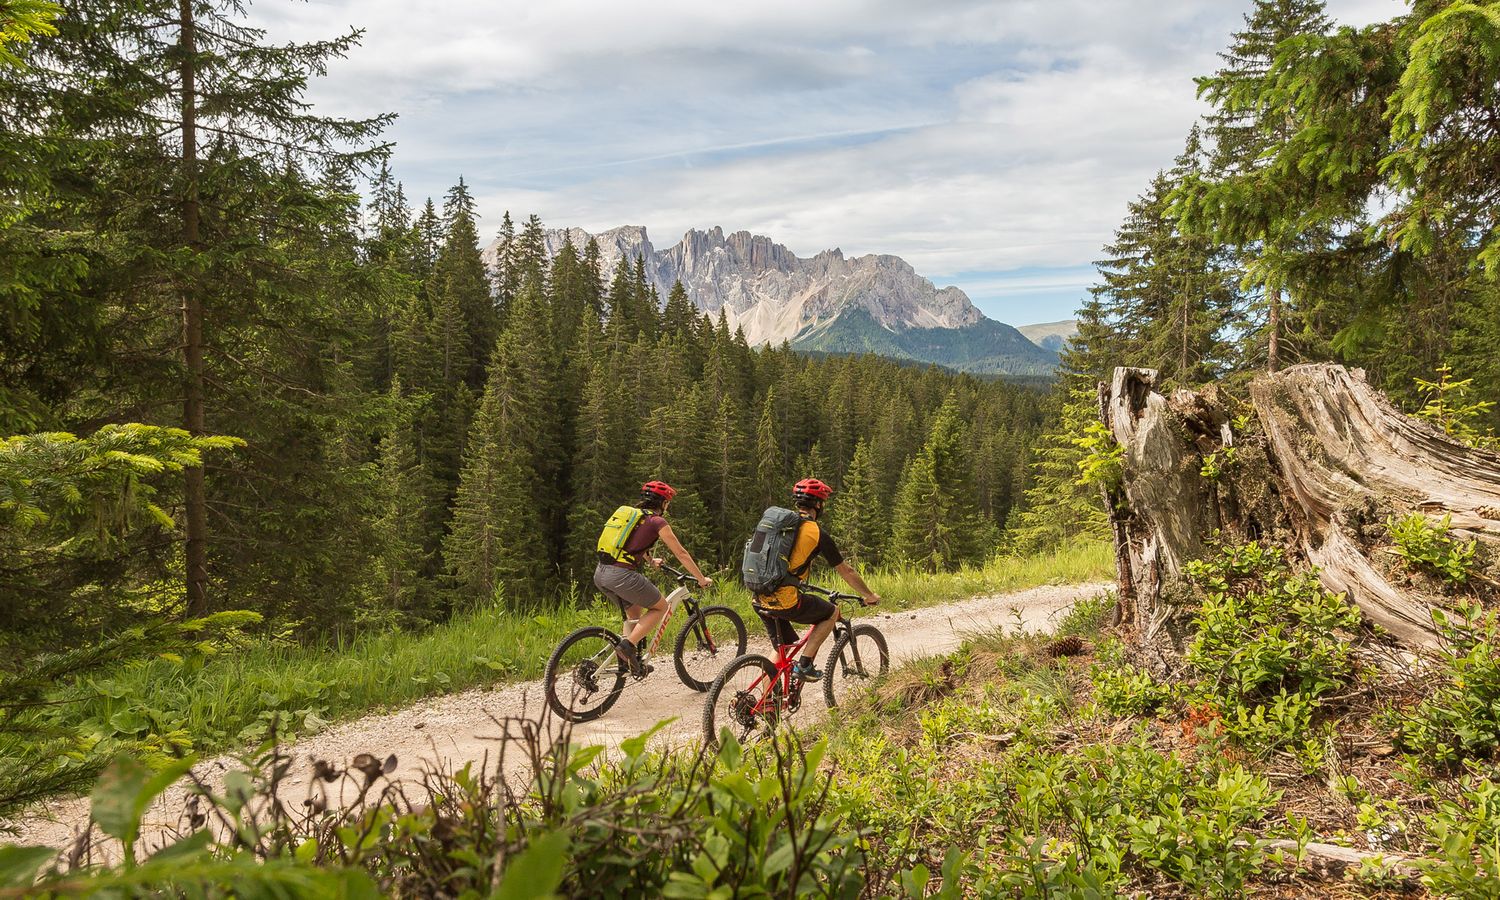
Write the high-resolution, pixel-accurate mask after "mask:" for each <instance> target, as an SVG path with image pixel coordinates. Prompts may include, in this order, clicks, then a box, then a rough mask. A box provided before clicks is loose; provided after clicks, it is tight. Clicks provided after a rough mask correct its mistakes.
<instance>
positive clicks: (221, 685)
mask: <svg viewBox="0 0 1500 900" xmlns="http://www.w3.org/2000/svg"><path fill="white" fill-rule="evenodd" d="M1112 566H1113V564H1112V561H1111V556H1110V549H1109V547H1107V546H1105V545H1102V544H1083V545H1078V546H1073V547H1069V548H1066V549H1063V550H1060V551H1058V552H1055V553H1048V554H1044V555H1040V556H1036V557H1031V558H1027V559H1000V560H996V561H993V562H990V563H989V564H987V565H984V566H982V567H975V568H972V569H965V570H962V571H958V572H952V573H943V574H938V575H925V574H920V573H913V572H882V571H876V572H872V573H870V574H869V583H870V586H871V588H872V589H874V590H875V591H876V592H877V593H879V594H881V595H882V597H883V598H884V600H885V603H884V605H883V606H882V607H881V609H882V610H887V611H888V610H892V609H912V608H916V607H920V606H927V605H932V604H937V603H943V602H947V601H951V600H957V599H962V598H967V597H973V596H980V595H984V594H991V593H998V592H1004V591H1012V590H1019V589H1023V588H1027V587H1034V586H1037V585H1042V584H1066V583H1077V582H1083V581H1091V580H1099V579H1102V578H1106V577H1109V576H1110V575H1111V574H1112V572H1113V568H1112ZM835 577H836V576H835ZM706 600H707V602H709V603H726V604H728V605H730V606H733V607H735V608H736V609H738V610H739V611H740V612H741V613H742V615H744V617H745V619H746V625H747V626H748V627H749V628H750V629H751V630H752V636H754V635H758V634H759V632H760V626H759V623H758V622H757V621H755V619H754V618H753V617H752V616H751V614H750V606H749V598H748V597H747V596H746V595H745V592H744V590H743V589H742V588H740V587H739V586H738V585H736V584H733V583H732V582H731V581H730V579H728V578H725V579H724V584H722V585H716V586H715V588H714V589H713V590H712V591H711V592H710V594H709V596H708V597H707V598H706ZM683 619H684V617H683V616H682V615H680V614H679V615H676V616H674V617H673V622H672V624H671V625H670V626H669V628H670V632H669V634H667V635H666V636H664V637H663V640H662V645H663V648H664V650H665V652H667V653H670V652H671V651H670V647H671V643H670V642H671V639H672V637H673V634H675V630H676V628H677V627H678V626H679V624H680V623H681V622H682V621H683ZM588 624H604V625H608V626H611V627H618V624H619V619H618V615H617V613H616V612H615V611H614V608H613V607H612V606H605V605H602V604H601V605H595V606H592V607H585V608H582V609H579V608H576V607H574V606H564V607H560V608H558V609H554V610H551V611H548V612H546V613H543V614H520V613H513V612H507V611H505V610H501V609H484V610H479V611H475V612H472V613H467V614H462V615H460V616H458V617H456V618H455V619H453V620H452V621H450V622H448V623H446V624H444V625H441V626H438V627H435V628H432V629H429V630H427V631H423V632H404V631H390V632H382V633H373V634H367V635H365V636H362V637H360V638H358V639H356V640H353V641H352V642H350V643H348V644H346V645H342V646H332V647H327V646H325V647H306V646H295V645H273V644H252V645H250V646H248V647H242V648H236V649H234V650H232V651H227V652H223V653H220V654H219V655H217V656H215V657H213V658H211V659H209V661H208V662H207V663H206V664H204V665H202V666H201V667H198V668H193V667H190V666H187V665H184V664H180V663H174V662H171V661H168V660H154V661H151V662H149V663H145V664H141V665H136V666H133V667H130V668H128V669H126V670H124V671H121V672H119V673H117V674H116V675H115V676H114V677H112V678H110V679H108V680H100V681H95V682H91V683H90V685H88V686H87V687H85V688H83V690H85V691H87V693H88V697H87V699H86V700H85V701H84V702H83V703H80V704H72V705H69V706H67V707H65V709H66V710H67V712H66V713H65V715H66V716H67V717H68V719H69V720H71V721H73V722H79V721H83V722H86V723H88V724H89V726H90V727H91V728H92V729H93V730H96V731H98V732H99V733H100V734H101V735H110V734H115V735H120V736H132V735H133V736H137V737H140V738H142V739H149V740H151V741H152V742H153V743H155V744H158V745H161V744H168V743H175V744H177V745H178V746H179V747H182V748H184V749H185V748H187V747H191V748H193V749H196V750H200V751H205V750H206V751H212V750H219V749H223V748H225V747H233V746H243V745H246V744H249V743H253V742H255V741H258V740H259V739H261V738H262V737H264V736H265V735H266V734H267V732H268V731H269V730H270V729H271V728H272V727H273V726H274V727H275V728H277V729H278V730H279V731H280V732H281V733H283V734H286V733H289V732H297V733H306V732H310V731H315V730H317V729H319V728H321V727H323V726H324V725H326V724H327V723H328V722H331V721H336V720H340V719H348V718H353V717H356V716H358V715H361V714H363V713H366V712H370V711H373V710H380V709H389V708H394V707H401V706H405V705H408V704H410V703H413V702H415V701H417V700H420V699H423V698H425V697H430V696H434V695H439V694H447V693H454V692H458V691H462V690H466V689H468V688H473V687H480V686H487V685H495V684H502V683H506V682H513V681H521V680H527V679H532V678H537V677H539V676H540V675H541V673H542V669H543V667H544V666H545V665H546V661H547V657H548V655H549V654H550V653H551V652H552V648H553V647H554V646H555V645H556V644H557V642H558V641H559V640H560V639H561V638H562V637H563V636H564V635H566V634H567V633H568V632H570V631H572V630H574V629H575V628H579V627H582V626H584V625H588ZM152 736H155V737H152Z"/></svg>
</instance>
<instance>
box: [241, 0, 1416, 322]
mask: <svg viewBox="0 0 1500 900" xmlns="http://www.w3.org/2000/svg"><path fill="white" fill-rule="evenodd" d="M1327 6H1328V13H1329V15H1330V16H1331V17H1332V18H1333V19H1335V21H1336V22H1338V23H1339V24H1344V25H1364V24H1368V23H1370V22H1374V21H1380V20H1384V19H1389V18H1392V17H1394V16H1395V15H1398V14H1400V13H1401V12H1402V11H1403V10H1404V8H1405V4H1404V3H1403V2H1401V0H1328V2H1327ZM1248 8H1249V0H1243V2H1241V0H987V2H985V0H923V2H916V0H756V2H753V3H714V2H704V0H695V2H685V0H641V2H636V3H622V2H618V0H528V2H524V3H522V2H515V0H505V2H493V0H429V2H426V3H423V4H412V3H410V2H408V0H312V2H309V3H288V2H284V0H261V2H260V3H258V4H257V5H255V6H254V7H253V8H252V16H253V18H254V19H255V21H256V22H257V23H258V24H260V25H262V26H263V27H264V28H266V30H267V37H268V38H269V39H271V40H275V41H284V40H308V39H316V38H326V37H330V36H333V35H337V34H340V33H343V32H346V31H347V30H348V29H349V28H351V27H356V28H361V29H363V30H364V37H363V41H362V44H361V46H360V47H358V48H356V49H355V50H354V51H353V52H351V53H350V55H349V57H348V58H347V59H344V60H340V61H335V62H334V64H333V65H332V66H331V67H330V70H329V73H328V75H327V76H326V77H324V78H322V79H318V80H317V81H315V82H314V83H313V85H312V87H311V89H310V92H309V97H310V99H311V100H312V101H313V102H314V104H315V105H316V108H317V110H318V111H319V112H323V113H328V114H336V115H347V116H364V115H370V114H374V113H378V112H384V111H391V112H395V113H397V115H398V118H397V120H396V122H395V123H394V124H393V125H392V126H391V127H390V129H389V130H388V131H387V133H386V138H387V139H388V140H391V141H394V142H395V145H396V146H395V153H394V157H393V160H392V167H393V169H394V171H395V174H396V176H397V177H398V178H399V179H400V180H401V181H402V182H403V183H404V184H405V186H406V191H407V195H408V197H410V198H412V200H413V202H414V203H420V202H421V201H422V200H423V199H424V198H426V197H428V196H431V197H433V198H434V199H435V200H437V201H439V202H441V197H442V195H443V193H444V192H445V191H446V190H447V189H448V188H449V187H450V186H451V185H452V184H454V183H455V182H456V181H457V180H458V178H459V177H460V176H462V177H463V179H464V181H465V182H466V183H467V184H468V185H470V188H471V191H472V193H473V194H474V196H475V198H476V199H477V201H478V204H479V214H480V216H481V221H480V228H481V230H480V234H481V235H482V237H483V238H484V239H485V241H486V243H487V242H488V239H490V238H492V237H493V236H494V233H495V230H496V228H497V227H498V225H499V222H500V216H501V213H502V212H504V211H506V210H509V211H510V212H511V214H512V216H513V217H515V218H517V219H522V218H524V217H525V216H526V215H528V214H531V213H535V214H537V215H538V216H540V217H541V219H542V221H543V222H544V223H546V224H547V225H548V226H551V227H564V226H576V227H580V228H584V229H586V230H590V231H598V230H603V229H606V228H612V227H614V226H617V225H627V224H629V225H645V226H646V227H647V228H648V230H649V233H650V236H651V239H652V242H653V244H654V245H655V246H657V247H666V246H670V245H671V244H673V243H675V242H676V241H677V240H679V239H680V238H681V236H682V234H683V232H685V231H687V230H688V229H690V228H709V227H712V226H714V225H719V226H722V227H723V228H724V230H725V231H736V230H741V229H743V230H748V231H751V232H755V233H757V234H764V235H767V236H769V237H771V238H772V239H774V240H776V241H778V242H780V243H782V244H785V245H786V246H787V247H789V248H790V249H791V250H792V251H793V252H795V253H797V254H798V255H799V256H804V257H805V256H812V255H814V254H816V253H817V252H819V251H820V250H823V249H827V248H831V247H839V248H841V249H842V250H843V251H844V253H845V254H846V255H851V256H857V255H862V254H865V253H892V254H896V255H898V256H901V257H903V258H905V259H906V260H907V261H908V262H910V263H911V264H912V265H913V266H915V267H916V270H917V271H918V272H919V273H921V274H923V275H925V276H926V277H928V278H930V279H932V280H933V281H934V282H935V283H937V285H938V286H939V287H941V286H945V285H949V284H953V285H957V286H958V287H960V288H962V289H963V290H964V291H965V292H966V293H968V295H969V296H970V298H971V299H973V301H974V302H975V304H976V305H978V307H979V308H980V309H981V310H983V311H984V312H985V313H986V314H987V315H989V316H991V317H992V318H996V319H999V320H1001V321H1003V322H1008V323H1011V324H1016V325H1023V324H1029V323H1033V322H1046V321H1053V320H1057V319H1064V318H1069V317H1071V315H1072V313H1073V310H1075V309H1076V308H1077V307H1078V305H1079V303H1080V301H1081V300H1082V299H1083V298H1084V297H1085V296H1086V294H1087V289H1088V286H1089V285H1090V284H1092V283H1093V281H1094V269H1093V266H1092V262H1093V261H1094V260H1096V259H1098V258H1099V257H1100V255H1101V254H1100V248H1101V247H1103V246H1104V245H1105V244H1106V243H1108V242H1109V240H1110V238H1111V236H1112V234H1113V231H1114V228H1115V226H1116V225H1117V224H1118V223H1119V221H1120V219H1121V218H1122V216H1123V215H1124V212H1125V207H1126V204H1127V203H1128V202H1129V201H1130V200H1131V199H1132V198H1133V197H1135V196H1136V195H1137V194H1138V193H1140V192H1141V191H1142V190H1143V189H1144V188H1145V187H1146V185H1147V183H1148V182H1149V180H1150V178H1151V176H1152V175H1153V174H1154V173H1155V172H1156V171H1157V170H1158V169H1162V168H1165V167H1167V166H1169V165H1170V164H1171V162H1172V158H1173V157H1174V156H1175V155H1177V153H1178V152H1179V151H1180V150H1181V148H1182V142H1183V139H1184V137H1185V136H1186V134H1187V131H1188V129H1189V127H1190V126H1191V125H1192V123H1193V122H1194V121H1195V119H1196V118H1197V117H1198V116H1200V115H1201V114H1202V113H1203V111H1204V108H1203V106H1202V105H1201V104H1200V103H1199V101H1197V100H1196V98H1195V89H1194V84H1193V77H1194V76H1196V75H1202V74H1207V73H1209V72H1212V71H1213V70H1214V68H1215V67H1216V65H1217V63H1218V59H1217V56H1216V54H1217V53H1218V52H1219V51H1220V50H1222V49H1223V48H1224V47H1225V46H1227V44H1228V41H1229V37H1230V35H1231V33H1232V32H1233V31H1234V30H1235V29H1236V28H1237V27H1238V26H1239V25H1240V24H1241V17H1242V16H1243V14H1244V12H1245V11H1246V10H1247V9H1248Z"/></svg>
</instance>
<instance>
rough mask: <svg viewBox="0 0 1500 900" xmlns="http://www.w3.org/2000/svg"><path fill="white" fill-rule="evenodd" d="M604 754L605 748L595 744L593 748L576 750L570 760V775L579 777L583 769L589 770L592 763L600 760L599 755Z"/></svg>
mask: <svg viewBox="0 0 1500 900" xmlns="http://www.w3.org/2000/svg"><path fill="white" fill-rule="evenodd" d="M603 752H604V746H603V745H602V744H594V745H593V746H589V747H580V748H579V749H577V750H574V751H573V753H572V755H571V756H570V757H569V758H568V774H569V775H577V774H578V773H579V772H581V771H582V770H583V769H585V768H587V767H588V766H589V764H590V763H592V762H593V761H594V760H596V759H598V758H599V754H601V753H603Z"/></svg>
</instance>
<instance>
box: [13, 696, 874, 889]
mask: <svg viewBox="0 0 1500 900" xmlns="http://www.w3.org/2000/svg"><path fill="white" fill-rule="evenodd" d="M499 724H500V725H501V726H502V727H503V728H504V729H505V732H506V733H507V734H508V735H510V737H507V738H506V746H505V747H503V748H502V749H501V751H500V758H502V759H503V758H504V756H505V755H506V754H507V753H509V754H520V755H521V756H522V758H524V759H528V760H530V761H531V765H532V773H531V774H532V780H531V784H530V787H529V789H523V790H517V789H516V788H515V787H514V786H513V781H514V779H511V778H506V777H501V776H500V775H499V772H498V768H499V767H498V766H497V767H496V771H485V770H482V769H476V768H475V767H474V765H473V764H472V763H471V764H468V765H465V766H464V767H463V768H461V769H459V770H457V771H456V772H448V771H432V770H429V771H428V772H427V773H426V774H425V775H424V776H423V778H422V780H421V782H420V783H419V784H413V783H411V782H407V783H405V784H404V785H402V786H400V787H399V788H398V787H397V786H395V785H390V784H387V783H384V782H382V781H381V779H382V778H383V776H385V775H387V774H389V773H390V772H392V771H393V770H394V769H395V765H396V759H395V757H390V758H389V759H387V760H386V761H385V762H384V763H382V762H380V761H379V760H378V759H377V757H375V756H372V755H370V754H361V755H360V756H358V757H356V758H355V759H354V761H353V762H352V764H351V766H350V767H349V768H348V769H343V770H341V769H339V768H337V767H334V766H331V765H329V764H326V763H319V764H318V765H317V768H316V769H315V771H316V772H317V773H319V776H320V777H319V779H317V780H315V781H314V783H313V784H314V787H313V794H312V795H311V796H310V797H309V802H308V803H307V804H306V805H305V806H304V808H303V810H302V811H301V812H296V813H294V812H291V811H290V810H289V809H288V808H287V807H286V806H285V805H284V804H282V803H265V802H262V800H263V798H264V797H265V796H267V795H269V794H270V793H271V792H273V791H274V789H275V787H276V785H277V783H278V782H279V781H280V779H282V778H284V777H285V774H286V771H287V767H288V766H289V763H290V760H289V759H288V758H287V757H284V756H282V755H280V754H278V753H277V752H276V751H274V750H271V749H268V750H267V751H266V752H265V753H264V754H263V755H262V756H261V757H259V758H258V759H256V760H253V761H252V762H251V765H250V766H249V767H248V768H247V769H246V770H245V771H232V772H230V773H228V774H227V775H226V777H225V782H224V783H225V789H224V790H223V791H222V792H217V793H210V792H208V791H207V790H205V789H204V787H203V786H202V785H199V790H200V796H199V797H198V798H197V799H194V800H190V801H189V809H188V820H187V822H186V827H185V828H184V830H183V831H182V833H180V834H178V835H175V836H169V837H175V838H176V839H175V841H173V842H171V843H169V845H168V846H167V847H166V848H165V849H163V850H160V851H157V852H155V853H153V854H152V855H151V856H150V857H149V858H148V859H146V860H138V859H137V854H136V844H137V842H138V840H139V839H140V838H141V836H142V822H143V814H144V813H145V811H146V809H147V807H148V806H149V805H150V804H151V802H152V801H153V800H154V799H155V798H156V797H157V796H158V795H160V793H161V792H162V791H163V790H164V789H165V788H166V787H167V786H168V785H170V784H171V783H172V782H173V781H175V780H176V779H177V778H178V777H180V776H182V775H183V774H184V773H186V772H187V771H188V764H189V761H187V760H183V761H180V762H177V763H174V764H172V765H171V766H169V767H168V768H167V769H165V770H163V771H160V772H152V771H151V770H150V769H149V768H147V767H145V766H143V765H141V764H140V763H138V762H134V761H131V760H129V759H122V760H121V761H119V762H117V763H116V764H114V766H113V767H112V768H111V769H110V770H108V771H107V772H106V773H105V775H104V777H103V778H102V779H101V780H100V782H99V786H98V788H96V790H95V792H94V796H93V801H94V806H93V816H94V820H95V822H96V823H97V824H98V826H99V827H100V829H101V830H102V831H104V833H105V834H107V835H109V836H110V837H111V838H113V839H114V840H115V841H116V842H118V845H119V852H118V853H116V854H113V855H114V857H115V858H118V859H120V862H119V863H118V864H108V865H93V866H83V867H80V868H75V869H73V870H72V871H67V870H65V869H63V870H58V869H54V870H53V871H50V872H47V873H45V874H44V875H43V876H42V878H41V881H40V882H39V883H38V884H36V885H35V887H34V893H35V894H37V895H40V896H55V895H75V894H100V895H110V896H113V895H119V896H145V895H156V894H165V895H171V896H177V895H183V896H228V895H230V894H231V893H232V894H233V895H234V896H246V897H250V896H343V897H371V898H373V897H376V896H381V895H385V896H407V897H418V896H453V897H480V896H489V897H498V898H507V897H516V898H520V897H534V896H547V895H552V894H553V893H554V892H556V893H562V894H565V895H569V896H576V895H581V894H585V893H587V894H594V895H598V896H603V897H611V896H613V897H619V896H671V897H683V898H689V897H709V896H774V897H800V896H818V897H840V898H853V897H855V896H858V894H859V892H860V891H861V890H862V888H863V886H864V883H865V873H864V854H863V852H862V851H861V850H860V849H859V844H860V842H861V836H860V835H859V834H857V833H851V832H850V831H848V830H847V829H845V828H836V827H835V823H836V820H835V817H834V815H833V808H832V805H831V802H830V799H829V793H828V789H829V779H828V777H827V776H826V775H823V774H820V773H819V771H818V768H819V765H820V763H821V761H822V758H823V753H824V746H823V745H822V744H818V745H816V746H813V747H810V748H804V747H802V746H801V745H800V744H798V743H797V742H796V740H795V738H793V737H790V736H787V737H784V738H781V739H778V740H776V741H774V742H771V743H769V744H767V745H764V746H762V747H758V748H756V749H755V752H747V751H745V750H744V749H742V748H741V747H740V746H739V745H738V744H736V743H735V742H734V741H733V740H732V739H726V740H725V741H724V745H723V747H722V749H721V750H720V752H719V753H718V755H717V756H713V755H696V754H676V755H669V756H664V757H652V756H648V755H647V754H646V752H645V750H646V744H647V740H648V738H649V737H650V734H649V733H648V734H646V735H641V736H638V737H634V738H630V739H628V740H626V741H624V742H623V743H622V744H621V746H620V749H621V752H622V754H623V759H622V760H620V761H619V762H600V760H601V759H602V756H601V754H602V752H603V748H602V747H587V748H581V749H580V748H575V747H572V746H570V745H569V744H568V742H567V738H568V735H567V733H566V731H563V732H561V733H559V734H557V735H555V736H554V738H553V739H552V740H549V739H547V738H546V737H545V736H543V734H544V732H543V731H542V730H540V729H539V728H538V725H537V723H534V722H521V721H519V720H509V721H503V722H500V723H499ZM340 780H344V781H346V782H350V783H352V787H353V789H354V790H353V792H354V793H356V794H357V795H358V797H359V798H360V799H359V801H357V802H355V803H354V804H352V805H351V806H348V807H345V808H342V809H336V808H329V807H328V804H327V802H326V800H325V799H323V798H324V797H326V796H327V795H326V794H324V793H322V790H324V787H325V784H327V783H329V782H337V781H340ZM210 819H211V820H213V821H214V822H215V823H217V824H218V825H220V826H222V827H216V828H207V827H205V825H206V823H207V821H209V820H210ZM54 857H55V853H54V852H53V851H51V850H49V849H43V848H17V847H7V848H0V863H3V865H0V892H3V889H5V888H20V889H25V888H28V887H32V882H33V879H34V878H35V877H36V873H37V872H38V871H39V870H41V869H42V868H43V867H45V866H47V864H48V863H49V862H50V861H51V860H53V859H54Z"/></svg>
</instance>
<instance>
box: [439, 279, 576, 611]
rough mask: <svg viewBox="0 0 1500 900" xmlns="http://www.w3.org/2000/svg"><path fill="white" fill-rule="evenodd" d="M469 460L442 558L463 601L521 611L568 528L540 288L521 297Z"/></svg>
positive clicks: (495, 358) (496, 356)
mask: <svg viewBox="0 0 1500 900" xmlns="http://www.w3.org/2000/svg"><path fill="white" fill-rule="evenodd" d="M515 313H516V314H515V315H514V316H512V317H511V318H510V321H509V323H508V324H507V326H506V329H505V331H503V332H502V333H501V335H500V337H499V339H498V340H497V341H496V343H495V350H494V353H493V354H492V357H491V361H490V370H489V378H488V380H487V381H486V383H485V389H484V395H483V397H482V398H481V399H480V403H479V409H478V412H477V413H476V414H475V416H474V423H473V426H472V427H471V428H470V429H469V440H468V446H467V449H466V450H465V452H464V462H463V471H462V473H461V475H460V478H459V484H458V492H457V495H456V497H455V499H454V505H453V518H452V524H451V526H450V528H449V533H448V536H447V538H446V539H445V540H444V543H443V557H444V560H445V562H446V563H447V566H448V569H449V571H450V572H451V573H452V575H453V578H454V581H455V584H456V585H457V586H458V588H459V590H460V592H461V596H462V597H463V598H465V599H467V600H470V601H474V600H484V599H487V598H489V597H491V596H493V595H494V593H495V591H496V589H497V588H498V589H500V591H501V592H502V594H503V595H504V596H505V598H506V599H507V601H508V602H510V603H512V604H519V603H522V602H523V601H522V599H521V598H523V597H530V596H532V595H534V594H535V593H537V592H539V591H543V590H545V588H546V587H547V586H548V584H549V583H550V579H551V575H552V573H553V572H555V571H556V569H555V566H556V562H557V559H556V551H557V549H558V546H559V544H560V533H561V523H560V521H558V520H560V512H561V510H560V508H559V500H560V496H561V490H560V487H559V477H560V473H561V465H560V462H559V460H558V459H557V455H558V453H557V450H558V441H559V434H558V428H559V423H558V419H557V415H556V412H555V389H556V380H555V374H556V373H555V358H554V354H553V352H552V347H551V332H550V329H549V327H548V323H549V322H550V316H548V314H547V311H546V308H545V305H544V303H543V301H542V299H541V297H540V294H539V293H538V291H537V290H536V288H535V285H527V286H526V287H525V288H523V289H522V291H521V294H520V295H519V296H518V297H517V298H516V305H515Z"/></svg>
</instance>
